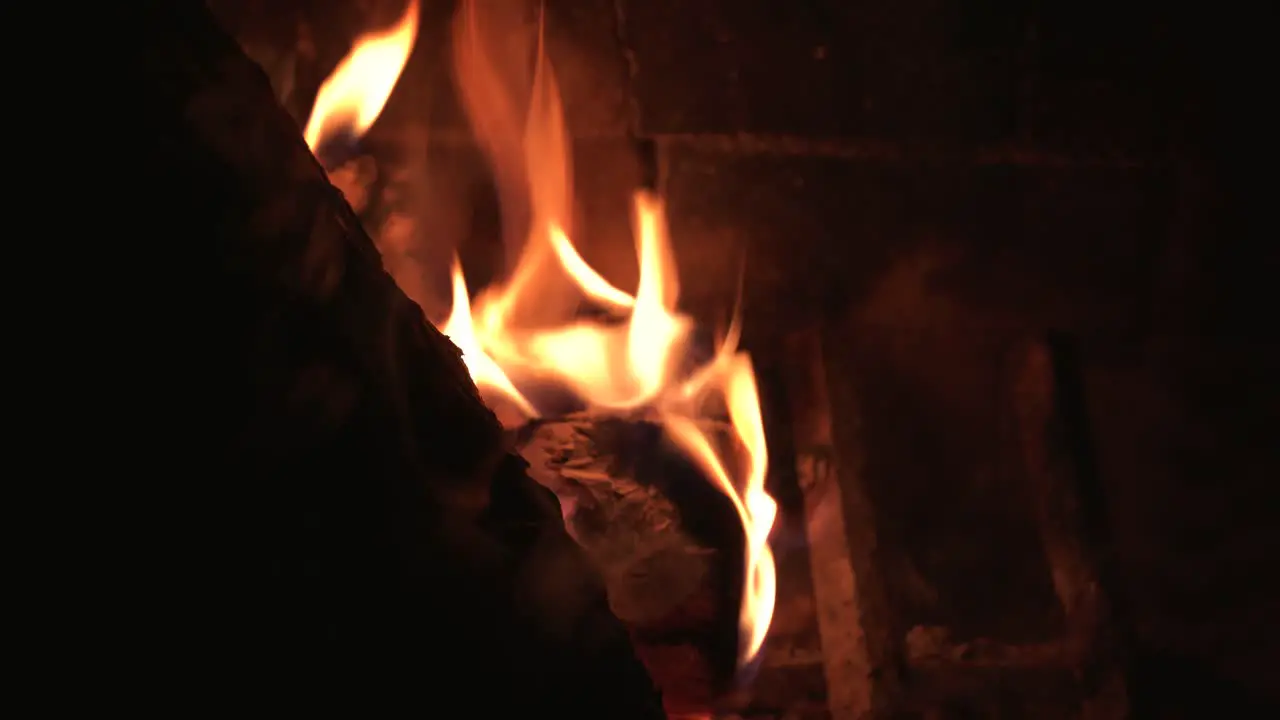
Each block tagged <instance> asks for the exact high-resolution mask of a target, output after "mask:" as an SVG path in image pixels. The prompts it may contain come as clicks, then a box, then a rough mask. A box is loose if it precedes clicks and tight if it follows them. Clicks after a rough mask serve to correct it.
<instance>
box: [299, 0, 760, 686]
mask: <svg viewBox="0 0 1280 720" xmlns="http://www.w3.org/2000/svg"><path fill="white" fill-rule="evenodd" d="M518 5H519V3H509V4H492V3H491V4H484V5H483V12H482V11H481V4H480V3H478V2H475V0H462V3H461V5H460V7H459V10H458V15H457V17H456V21H455V25H454V38H453V46H454V70H455V75H456V79H457V82H458V86H459V90H460V95H461V97H462V100H463V105H464V107H465V108H466V110H467V114H468V117H469V119H470V121H471V125H472V127H473V129H474V131H475V134H476V137H477V139H478V141H479V142H480V144H481V145H482V147H484V148H485V150H486V153H487V154H488V157H489V160H490V162H491V164H492V165H493V166H494V170H495V176H496V177H497V178H498V185H499V193H500V195H501V199H502V201H503V202H504V203H519V204H522V205H523V206H527V207H529V208H530V209H531V210H532V212H531V216H532V221H531V224H530V227H529V232H528V236H527V237H526V238H525V241H524V244H523V246H522V249H521V253H520V255H519V261H518V262H517V263H516V265H515V267H514V269H513V270H512V272H511V273H510V274H509V277H508V279H507V280H506V281H505V282H504V283H501V284H498V285H495V286H491V287H489V288H487V289H486V290H485V291H484V292H482V293H481V294H480V295H478V296H477V297H476V298H475V299H474V300H473V299H472V298H470V297H469V296H468V293H467V287H466V282H465V279H464V275H463V272H462V268H461V266H460V264H459V263H458V262H457V261H456V260H455V262H454V266H453V268H452V281H453V282H452V288H453V310H452V312H451V313H450V316H449V318H448V319H447V320H446V321H445V322H444V323H443V325H442V328H443V331H444V332H445V333H446V334H447V335H449V336H450V337H451V338H452V339H453V341H454V342H455V343H456V344H457V345H458V346H459V348H461V349H462V351H463V360H464V361H465V362H466V364H467V368H468V369H469V370H470V372H471V376H472V378H473V379H474V380H475V382H476V385H477V386H478V387H479V388H480V389H481V391H482V392H483V393H485V394H486V396H487V397H488V398H489V399H490V400H491V401H496V402H506V403H510V404H512V405H514V406H515V407H516V408H518V409H519V410H520V411H521V412H523V413H524V415H525V416H526V417H532V416H535V415H537V412H538V411H537V408H536V406H535V405H534V404H533V403H531V402H530V401H529V400H528V399H527V398H526V397H525V395H524V394H522V392H521V391H520V390H519V386H520V385H521V383H522V382H534V381H536V382H539V383H547V382H552V383H555V384H557V385H558V386H560V387H564V388H566V389H569V390H571V391H573V392H574V393H575V394H576V395H577V396H578V397H579V398H580V399H581V400H582V401H583V402H584V403H585V404H586V405H587V406H588V407H590V408H593V409H595V410H597V411H601V412H607V411H620V410H632V409H637V408H647V409H649V410H651V411H653V412H654V413H655V414H656V415H657V417H658V418H659V419H660V420H661V421H662V423H663V425H664V427H665V428H666V431H667V433H668V435H669V436H670V437H671V439H672V440H673V441H674V443H675V444H676V445H677V446H678V447H679V448H681V449H682V450H683V451H684V452H685V453H686V454H687V455H688V456H689V457H690V458H691V459H692V460H693V461H694V462H696V463H697V464H698V465H699V466H700V467H701V469H702V470H703V472H704V473H705V474H706V476H707V478H709V479H710V481H711V482H713V483H714V484H715V485H716V487H717V488H718V489H719V490H720V491H721V492H723V493H724V494H725V495H726V496H728V497H729V499H730V500H731V501H732V502H733V504H734V507H735V508H736V509H737V512H738V515H739V517H740V518H741V520H742V525H743V528H744V530H745V534H746V587H745V588H744V592H743V599H742V608H741V615H740V628H741V633H742V636H741V643H740V646H741V652H740V657H739V661H740V663H741V664H742V665H744V666H745V665H746V664H748V663H750V662H751V661H752V660H754V659H755V658H756V657H757V656H758V654H759V652H760V649H761V647H762V645H763V643H764V638H765V635H766V633H767V632H768V629H769V623H770V620H771V619H772V616H773V607H774V599H775V597H774V596H775V591H776V577H775V569H774V562H773V554H772V552H771V551H770V549H769V542H768V540H769V532H770V530H771V529H772V528H773V523H774V518H775V515H776V513H777V506H776V504H775V503H774V501H773V498H771V497H770V496H769V494H768V493H767V492H766V491H765V488H764V484H765V475H766V471H767V469H768V450H767V448H766V446H765V438H764V428H763V424H762V421H761V416H760V401H759V396H758V392H757V389H756V380H755V373H754V371H753V368H752V364H751V360H750V358H749V357H748V356H747V355H746V353H743V352H740V351H738V350H737V342H738V337H739V332H738V328H737V323H736V321H735V323H734V325H733V327H732V328H731V330H730V332H729V333H728V335H727V337H726V338H725V339H724V340H723V342H722V343H721V345H720V347H719V348H718V349H717V352H716V354H715V357H714V359H713V360H712V361H711V362H710V363H708V364H707V365H705V366H703V367H701V368H699V369H698V370H697V371H695V372H693V373H690V374H680V373H679V372H678V367H677V366H678V365H679V361H680V360H682V359H684V358H685V351H686V341H687V338H688V335H689V331H690V329H691V328H692V321H691V319H690V318H689V317H688V316H686V315H684V314H682V313H680V312H679V311H678V310H677V309H676V307H677V300H678V297H679V284H678V280H677V272H676V267H675V261H674V257H673V254H672V252H671V246H670V239H669V237H668V230H667V222H666V215H665V211H664V208H663V204H662V202H661V200H660V199H658V198H657V197H654V196H653V195H652V194H650V193H646V192H637V193H636V194H635V197H634V201H633V212H634V214H633V231H634V236H635V241H636V250H637V254H638V259H639V269H640V273H639V275H640V281H639V284H638V286H637V288H636V291H635V293H634V294H632V293H628V292H625V291H623V290H620V289H619V288H617V287H615V286H614V285H612V284H610V283H609V282H608V281H607V280H605V279H604V278H603V277H601V276H600V275H599V273H597V272H596V271H595V270H594V269H593V268H591V266H590V265H588V264H587V263H586V261H585V260H583V259H582V257H581V255H579V254H578V251H577V249H576V248H575V247H574V244H573V241H572V239H571V238H572V230H571V228H570V226H569V219H570V217H571V207H572V198H573V191H572V181H571V177H570V168H571V167H572V162H571V158H570V156H569V141H568V134H567V131H566V129H565V124H564V117H563V112H562V108H561V103H560V94H559V89H558V87H557V84H556V79H555V74H554V72H553V70H552V68H551V65H550V62H549V61H548V59H547V57H546V55H545V53H544V52H543V49H542V36H541V24H539V26H538V32H537V33H536V34H535V33H523V29H524V28H523V8H519V10H520V12H519V13H514V11H513V10H512V7H513V6H518ZM508 13H513V14H508ZM416 33H417V0H411V2H410V5H409V8H408V9H407V10H406V11H405V14H404V16H403V17H402V18H401V20H400V21H399V23H398V24H397V25H396V26H395V27H394V28H392V29H391V30H388V31H385V32H382V33H370V34H366V35H365V36H363V37H361V39H360V40H359V41H358V42H357V43H356V44H355V46H354V47H353V48H352V51H351V53H350V54H349V55H348V56H347V58H346V59H345V60H343V62H342V64H341V65H339V67H338V69H337V70H336V71H335V72H334V74H333V76H332V77H330V78H329V80H328V81H326V82H325V84H324V86H323V87H322V89H321V91H320V95H319V97H318V98H317V100H316V104H315V108H314V109H313V111H312V117H311V120H310V122H309V123H308V124H307V132H306V138H307V142H308V143H309V144H310V145H311V147H312V149H313V150H314V149H316V148H318V147H319V146H320V145H321V144H322V143H323V142H324V141H325V140H326V139H329V138H331V137H333V136H334V134H335V133H342V132H346V133H354V134H355V135H357V136H358V135H360V134H362V133H363V132H365V131H366V130H368V128H369V127H370V126H371V125H372V124H373V121H374V120H375V119H376V118H377V115H378V113H379V112H380V111H381V109H382V106H383V105H384V104H385V103H386V101H387V98H388V97H389V96H390V93H391V89H392V88H393V87H394V85H395V82H396V80H397V79H398V78H399V75H400V72H401V70H403V68H404V64H405V62H406V60H407V58H408V56H409V51H410V50H411V49H412V46H413V41H414V38H415V36H416ZM535 43H536V45H535ZM525 50H527V51H529V52H524V51H525ZM528 57H534V58H536V59H535V61H534V62H533V64H532V65H533V66H532V68H530V67H528V65H529V63H528V62H527V61H526V60H524V58H528ZM522 83H523V85H522ZM522 86H523V87H531V89H532V92H531V93H530V95H529V100H528V102H527V104H526V103H525V102H524V101H523V100H522V99H520V98H521V97H522V96H521V94H520V93H519V92H518V89H519V88H520V87H522ZM517 194H518V196H517ZM566 290H568V291H572V292H574V293H575V294H576V295H577V296H578V298H579V299H581V298H585V299H587V300H589V301H591V302H593V303H596V304H599V305H601V306H603V307H605V308H607V309H609V310H611V311H613V312H614V313H616V314H617V315H618V316H619V317H618V321H617V322H611V323H604V322H592V321H584V320H579V319H574V317H573V315H572V308H569V309H568V310H563V309H562V308H560V307H558V306H557V304H556V303H554V302H550V301H549V300H548V298H554V297H556V296H557V295H558V294H563V292H564V291H566ZM715 397H719V398H721V399H722V401H723V405H724V407H725V408H727V410H728V415H729V420H730V424H731V425H732V427H733V431H734V436H735V438H736V440H737V448H736V450H735V452H737V453H740V454H741V455H742V456H743V457H742V462H729V458H727V457H726V454H725V452H724V451H723V450H722V449H720V448H718V447H717V446H716V444H715V442H713V440H712V438H711V437H710V436H709V435H708V434H707V433H706V432H705V431H704V430H703V429H702V428H701V425H700V424H699V422H698V420H699V419H700V418H701V417H703V416H704V414H705V412H706V411H705V410H704V408H705V407H706V406H707V405H708V404H709V403H708V401H709V400H712V399H714V398H715ZM738 466H741V467H742V468H743V470H742V472H740V473H737V474H734V473H733V472H731V470H730V468H736V467H738Z"/></svg>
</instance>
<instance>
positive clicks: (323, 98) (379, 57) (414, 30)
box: [302, 0, 418, 151]
mask: <svg viewBox="0 0 1280 720" xmlns="http://www.w3.org/2000/svg"><path fill="white" fill-rule="evenodd" d="M417 37H418V0H409V6H408V7H407V8H405V11H404V15H402V16H400V19H399V20H398V21H396V24H395V25H394V26H393V27H391V28H390V29H388V30H383V31H381V32H370V33H365V34H364V35H361V36H360V37H359V38H358V39H357V40H356V42H355V45H353V46H352V47H351V52H349V53H347V56H346V57H345V58H343V59H342V62H341V63H339V64H338V67H337V69H335V70H334V71H333V74H332V75H330V76H329V77H328V79H326V80H325V81H324V84H323V85H321V86H320V91H319V92H318V93H316V102H315V105H314V106H313V107H312V108H311V119H310V120H308V121H307V128H306V130H304V131H303V133H302V136H303V137H304V138H306V140H307V146H308V147H310V148H311V149H312V150H313V151H314V150H316V149H317V148H319V147H320V143H321V140H323V139H326V138H329V137H333V136H336V135H340V134H342V133H350V134H351V135H353V136H355V137H357V138H358V137H359V136H361V135H364V133H365V132H367V131H368V130H369V127H370V126H371V125H373V121H374V120H377V119H378V115H380V114H381V113H382V108H383V106H385V105H386V104H387V99H388V98H390V97H391V90H392V89H393V88H394V87H395V85H396V81H397V80H399V79H400V71H401V70H404V65H405V63H406V62H408V61H409V52H410V51H412V50H413V41H414V40H415V39H416V38H417Z"/></svg>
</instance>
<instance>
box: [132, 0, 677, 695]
mask: <svg viewBox="0 0 1280 720" xmlns="http://www.w3.org/2000/svg"><path fill="white" fill-rule="evenodd" d="M130 14H131V15H133V16H134V17H132V18H130V19H131V20H134V21H136V22H134V23H131V24H130V27H131V28H132V29H131V30H130V32H133V33H135V34H136V35H137V36H138V37H136V38H135V42H134V43H131V57H130V58H129V59H127V60H122V61H121V63H120V64H121V65H122V66H123V67H121V68H119V69H120V70H121V73H120V75H119V77H121V78H122V79H125V80H126V82H125V83H124V84H125V85H128V86H129V87H131V88H133V89H136V90H137V91H138V92H139V94H140V95H142V96H144V97H146V98H147V100H146V103H145V104H144V105H143V106H141V107H137V108H134V109H133V112H134V113H135V115H136V116H137V117H139V118H143V121H142V124H143V126H144V128H145V133H140V137H139V138H138V139H137V142H136V144H134V145H133V146H132V147H131V148H130V151H131V153H132V154H131V156H130V160H131V162H132V164H133V167H134V168H135V169H136V170H137V171H139V172H140V173H141V178H142V185H144V186H146V187H148V188H149V189H150V190H151V192H152V197H151V198H150V202H152V203H153V204H155V205H157V206H162V207H165V208H167V209H168V211H169V212H171V213H177V214H180V215H181V216H185V217H186V218H187V220H186V221H185V222H183V223H181V224H180V225H176V226H175V227H179V228H181V229H180V231H179V232H180V233H181V234H180V235H179V236H178V237H177V239H176V240H173V241H170V239H169V238H168V237H166V236H162V235H160V234H159V233H156V234H153V235H152V236H150V237H148V236H146V235H145V230H144V231H140V232H142V233H144V234H142V235H141V236H140V238H139V240H140V241H142V242H144V243H145V242H147V241H148V240H152V241H154V245H152V246H153V247H155V246H159V243H160V241H161V240H165V241H170V242H179V243H181V244H182V246H183V247H184V248H195V249H196V250H195V252H196V253H198V254H200V255H202V256H204V262H202V263H199V264H198V267H194V268H193V269H192V270H191V273H190V275H189V277H187V276H184V277H183V278H182V281H184V282H189V285H188V286H187V287H186V288H185V292H186V294H187V296H191V295H198V296H199V299H200V303H202V306H207V307H209V308H212V309H210V310H207V311H204V310H201V309H200V308H199V307H192V308H191V311H190V313H189V316H188V317H186V318H183V324H181V325H175V324H174V323H173V322H172V321H171V320H169V319H168V318H167V317H162V315H161V313H160V312H158V311H157V309H156V308H148V309H147V311H146V312H145V313H143V314H140V315H139V316H137V317H135V318H133V319H134V320H135V321H136V322H138V323H139V324H142V325H149V326H150V327H152V328H153V331H155V332H158V330H156V329H158V328H161V327H163V328H166V329H168V331H169V335H171V336H172V338H173V342H174V343H177V342H179V340H178V337H179V336H180V337H181V339H182V341H184V342H185V341H187V340H190V341H191V342H192V345H191V347H193V348H195V351H194V352H191V353H189V354H183V353H179V352H172V351H171V352H170V353H169V355H167V356H165V357H163V358H161V360H162V361H172V366H171V367H169V368H168V370H169V372H173V373H177V374H179V375H186V376H187V377H190V378H192V379H193V382H192V383H191V385H192V386H193V387H191V388H190V391H189V392H183V393H180V394H182V395H183V397H182V398H181V400H180V401H178V400H174V399H172V398H169V399H165V400H158V401H157V405H156V407H157V408H159V407H162V406H163V407H164V409H165V414H164V415H163V416H162V422H161V421H151V422H152V424H153V425H156V426H159V425H161V424H164V425H167V426H169V427H171V428H173V427H181V428H186V429H187V431H185V432H184V433H181V437H180V438H178V436H179V433H177V432H175V431H173V430H172V429H170V430H169V431H168V432H167V433H165V434H164V435H162V436H160V437H164V438H168V437H171V436H172V437H175V439H180V442H175V444H174V446H173V447H171V448H169V451H170V452H180V453H182V454H183V456H184V457H186V458H188V459H187V460H185V462H190V463H192V464H193V465H195V466H196V469H195V470H192V471H191V472H192V473H198V477H200V478H209V480H200V481H199V482H193V483H192V484H193V485H195V486H197V487H198V488H199V491H200V492H201V493H204V495H205V497H202V498H201V501H200V502H201V504H207V505H209V506H211V507H212V506H214V505H215V504H216V507H217V510H218V513H217V515H218V519H217V522H216V523H212V524H210V526H209V527H208V528H201V532H202V533H204V534H205V535H207V538H208V544H209V545H210V546H211V552H210V559H211V561H210V562H208V563H206V564H202V565H201V566H200V568H199V570H198V572H199V574H200V575H201V581H200V584H199V587H200V588H202V592H201V595H202V596H201V599H200V602H201V603H202V605H201V607H200V608H199V609H196V608H190V609H189V610H179V611H176V615H177V617H178V618H179V620H178V621H176V622H174V623H171V624H170V625H169V626H167V627H166V628H165V629H166V631H167V632H169V633H170V634H172V635H178V636H181V638H180V640H179V641H178V642H176V643H174V646H175V647H173V648H171V651H170V652H168V653H166V654H165V655H164V660H165V664H166V665H168V666H170V669H171V672H173V670H172V668H181V670H180V671H177V672H180V673H182V674H184V675H186V676H187V677H186V678H185V679H184V682H186V683H195V684H201V685H204V684H207V686H206V687H201V688H200V689H198V690H193V691H192V694H191V695H190V697H202V698H211V699H214V700H216V701H217V702H220V703H222V702H225V703H228V704H231V705H235V706H241V707H243V706H244V705H246V704H248V703H249V702H252V703H253V704H254V706H258V707H262V706H263V703H268V704H272V705H275V704H287V706H289V707H290V708H292V709H293V710H295V711H296V710H299V709H301V708H303V707H315V708H321V707H324V708H326V709H333V708H334V707H335V704H339V703H345V702H347V701H352V700H358V701H359V702H360V703H361V706H362V707H363V708H364V709H366V710H367V709H368V708H369V706H370V705H371V704H381V703H395V704H396V705H397V706H399V707H398V709H399V710H401V711H404V712H407V713H411V714H412V713H420V714H421V713H424V711H425V714H426V715H428V716H430V715H432V714H433V711H434V710H435V709H436V708H437V707H440V706H443V705H445V704H449V703H452V702H458V703H460V704H463V706H464V707H465V710H464V711H463V712H462V714H466V715H470V716H476V717H535V716H539V715H542V714H546V715H548V716H552V717H572V718H593V719H594V718H618V719H625V718H637V719H647V718H662V717H663V716H664V715H663V711H662V708H661V704H660V702H659V698H658V695H657V693H656V692H655V691H654V689H653V686H652V683H651V681H650V680H649V678H648V676H647V674H646V672H645V670H644V669H643V667H642V666H641V665H640V664H639V662H638V661H637V659H636V657H635V654H634V652H633V650H632V647H631V645H630V643H629V642H628V638H627V634H626V631H625V629H624V628H623V626H622V625H621V624H620V623H619V622H618V621H617V619H616V618H615V617H614V616H613V615H612V614H611V613H610V611H609V608H608V606H607V604H606V599H605V594H604V592H603V587H602V584H601V583H600V581H599V579H598V577H597V575H596V574H595V572H594V571H593V570H592V569H591V567H590V566H589V564H588V563H587V562H586V561H585V559H584V558H583V555H582V553H581V552H580V550H579V549H578V547H577V545H576V544H575V543H574V542H573V541H572V540H571V539H570V538H569V537H568V535H567V534H566V533H565V532H564V529H563V526H562V524H561V522H560V517H559V512H558V508H557V506H556V503H555V500H554V498H553V497H552V496H551V494H550V493H547V492H546V491H545V490H543V489H541V488H540V487H538V486H537V485H536V484H535V483H533V482H532V481H531V480H530V479H529V477H528V475H527V473H526V471H525V464H524V463H523V462H522V461H521V460H520V459H519V458H517V457H515V456H512V455H508V454H506V452H505V451H504V445H503V435H502V430H501V427H500V426H499V424H498V423H497V421H496V420H495V418H494V416H493V414H492V413H491V412H490V411H489V410H488V409H487V408H486V407H485V406H484V405H483V404H482V403H481V401H480V399H479V396H478V394H477V391H476V388H475V386H474V384H473V383H472V381H471V379H470V377H469V375H468V373H467V370H466V368H465V367H464V365H463V363H462V361H461V358H460V356H459V352H458V350H457V349H456V348H455V347H454V346H453V345H452V344H451V343H450V342H449V341H448V340H447V339H446V338H445V337H444V336H442V335H441V334H440V333H439V332H438V331H436V330H435V329H434V328H433V327H431V326H430V325H429V324H427V323H426V322H425V320H424V319H423V317H422V313H421V311H420V310H419V308H418V307H417V306H416V305H414V304H413V303H412V302H410V301H409V300H408V299H407V298H406V297H405V296H404V294H403V293H402V292H401V291H400V290H399V289H398V288H397V287H396V286H395V284H394V283H393V282H392V280H391V279H390V278H389V277H388V276H387V275H386V274H385V273H384V271H383V269H382V265H381V261H380V258H379V257H378V253H377V252H376V250H375V249H374V246H373V244H372V242H371V241H370V239H369V237H368V236H367V235H366V234H365V232H364V230H362V229H361V227H360V223H359V222H357V220H356V218H355V216H354V214H353V213H352V210H351V208H350V207H349V206H348V205H347V203H346V202H345V201H344V200H343V199H342V197H341V195H340V194H339V192H338V191H337V190H335V189H334V188H333V187H332V186H331V185H330V183H329V182H328V181H327V180H326V178H325V174H324V172H323V170H322V169H321V167H320V166H319V164H317V162H316V161H315V159H314V158H313V156H312V155H311V153H310V152H309V151H308V149H307V146H306V144H305V143H304V142H303V139H302V136H301V133H300V132H299V130H298V128H297V126H296V125H295V124H294V122H293V121H292V120H291V119H290V117H289V116H288V115H287V114H286V113H285V111H284V110H283V109H282V108H281V107H280V106H279V104H278V103H277V101H276V99H275V98H274V97H273V94H272V91H271V88H270V86H269V85H268V82H267V79H266V77H265V75H264V74H263V73H262V71H261V70H260V69H259V68H258V67H256V66H255V65H254V64H253V63H252V62H251V61H250V60H249V59H248V58H247V57H246V56H245V55H244V54H243V53H242V52H241V50H240V48H239V47H238V46H237V45H236V44H235V42H234V41H232V40H231V38H229V37H227V36H226V35H225V34H224V33H223V32H222V31H221V30H220V29H219V28H218V27H217V25H216V24H215V22H214V20H213V18H212V17H211V16H210V15H209V14H208V12H207V10H206V9H205V8H204V6H203V4H202V3H195V2H167V3H147V4H144V5H143V6H140V7H137V8H134V9H133V10H131V11H130ZM135 182H136V181H135ZM166 232H167V231H166ZM148 273H149V270H148ZM148 273H137V275H138V278H137V281H138V283H139V284H141V283H144V282H147V281H148V279H149V277H150V276H149V274H148ZM117 280H118V281H120V282H121V283H124V284H128V283H130V282H131V281H132V280H133V277H132V276H129V277H119V278H117ZM132 289H134V290H135V291H140V290H139V288H138V287H133V288H132ZM140 292H141V291H140ZM141 294H144V295H145V294H146V293H145V292H141ZM153 297H154V295H153ZM174 297H178V296H174ZM158 305H159V310H163V311H166V313H167V311H168V308H167V307H166V304H165V303H158ZM193 305H194V304H193ZM175 346H176V345H175ZM170 356H171V357H170ZM148 359H149V360H155V358H148ZM133 390H136V391H137V394H138V396H139V397H141V396H142V394H144V393H145V394H146V395H147V397H152V396H154V397H157V398H159V397H161V396H165V395H169V396H172V395H174V394H175V393H173V392H172V391H171V389H170V388H169V387H168V385H166V384H164V381H163V380H160V379H157V378H154V377H153V378H148V379H147V380H146V382H145V384H144V385H142V386H140V387H137V388H133ZM158 417H159V416H158ZM208 418H215V419H216V420H215V421H214V422H208V421H207V420H206V419H208ZM201 420H206V422H205V424H204V425H201V426H200V427H202V430H200V431H199V432H192V431H190V428H192V427H196V426H195V424H194V423H196V422H199V421H201ZM188 453H189V454H188ZM152 463H153V464H155V463H154V461H152ZM148 467H150V466H148ZM157 469H158V468H157ZM175 482H180V481H175ZM175 512H176V511H175ZM157 544H164V543H163V539H160V540H159V541H158V543H157ZM184 560H185V564H190V563H191V562H192V560H191V559H190V558H185V559H184ZM153 622H154V620H153ZM223 657H225V658H228V659H229V662H225V663H224V661H222V660H221V658H223ZM214 658H218V659H217V660H215V659H214ZM177 672H175V673H174V674H177ZM166 689H168V690H170V691H173V690H174V686H172V685H169V686H167V687H166ZM211 701H212V700H211ZM449 714H452V713H449Z"/></svg>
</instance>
